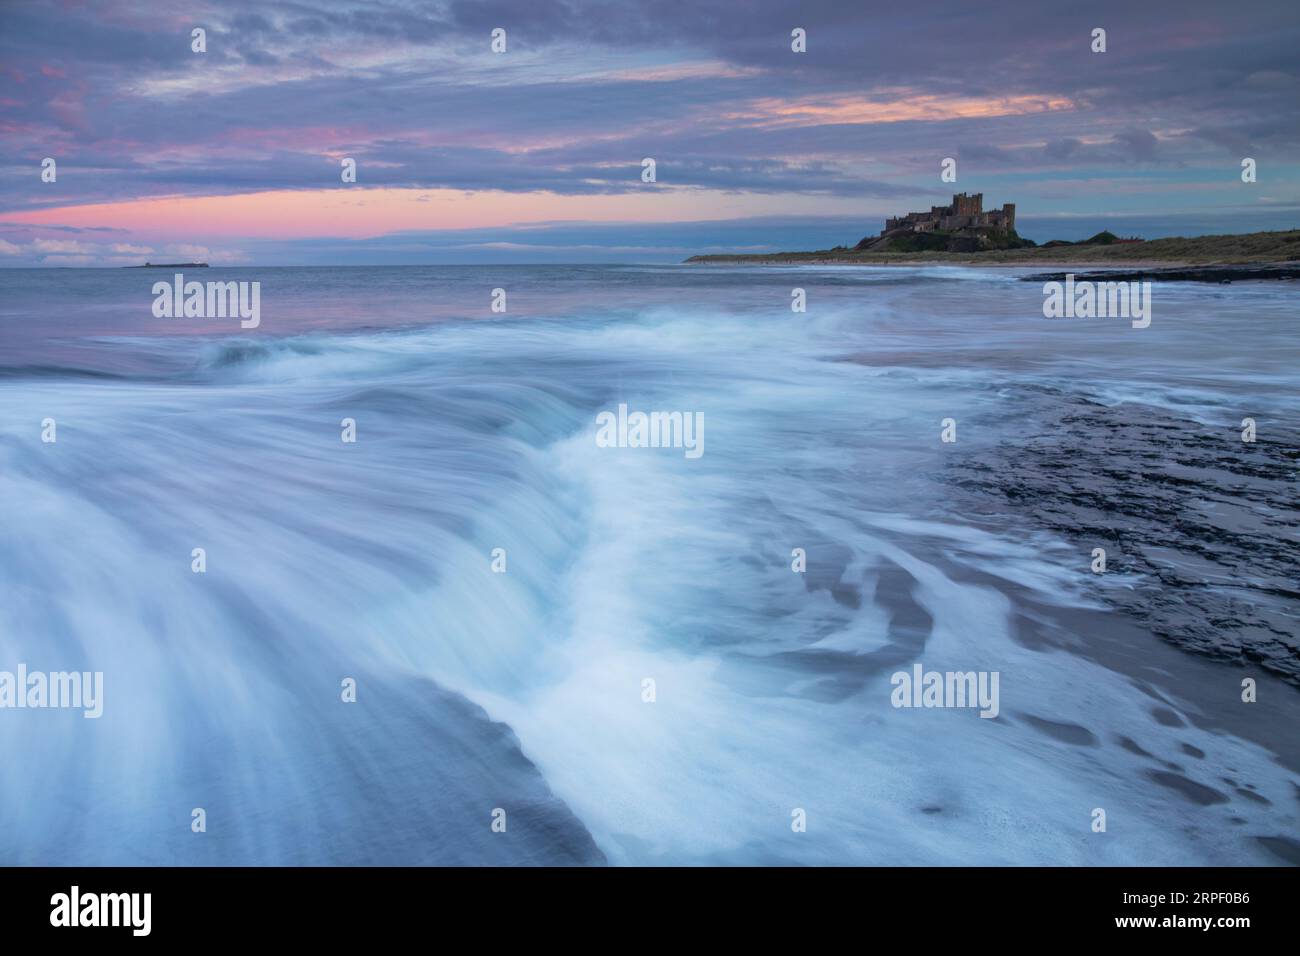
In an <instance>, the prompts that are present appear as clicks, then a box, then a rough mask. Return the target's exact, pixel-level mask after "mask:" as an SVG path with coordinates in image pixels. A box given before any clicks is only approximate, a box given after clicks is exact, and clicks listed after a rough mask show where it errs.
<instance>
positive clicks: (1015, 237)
mask: <svg viewBox="0 0 1300 956" xmlns="http://www.w3.org/2000/svg"><path fill="white" fill-rule="evenodd" d="M983 206H984V195H983V193H975V194H974V195H969V196H968V195H967V194H966V193H958V194H956V195H954V196H953V197H952V202H951V203H949V204H948V205H946V206H931V207H930V209H929V211H928V212H911V213H907V214H906V215H903V216H894V217H890V218H888V219H886V220H885V227H884V228H883V229H882V230H881V231H880V233H879V235H872V236H867V237H865V238H863V239H862V240H860V241H859V242H858V243H857V245H855V246H852V247H849V246H835V247H834V248H833V249H821V250H818V251H814V252H771V253H754V254H735V253H732V254H728V253H723V254H715V255H700V256H691V257H690V258H689V259H687V260H686V262H688V263H703V264H708V263H714V264H719V263H735V264H764V263H766V264H783V263H784V264H789V265H799V264H803V265H819V264H837V263H838V264H848V265H851V264H858V265H890V264H896V265H908V264H916V263H945V264H950V265H972V266H975V265H1007V266H1011V265H1034V264H1037V263H1044V264H1046V263H1080V264H1096V265H1106V264H1112V263H1113V264H1115V265H1125V264H1127V265H1133V266H1138V265H1142V264H1146V263H1162V264H1178V265H1188V266H1193V265H1225V266H1226V265H1240V264H1246V263H1263V262H1267V263H1300V229H1292V230H1288V231H1285V232H1252V233H1244V234H1241V235H1226V236H1196V237H1194V238H1182V237H1177V238H1169V239H1151V240H1143V239H1139V238H1136V237H1134V238H1121V237H1119V236H1117V235H1115V234H1114V233H1112V232H1110V231H1103V232H1099V233H1097V234H1096V235H1095V236H1092V237H1091V238H1089V239H1084V240H1082V241H1081V242H1066V241H1064V240H1061V239H1054V240H1052V241H1051V242H1046V243H1043V244H1042V245H1039V244H1038V243H1036V242H1034V241H1033V240H1032V239H1022V238H1021V237H1020V235H1019V234H1018V233H1017V232H1016V206H1015V204H1014V203H1006V204H1005V205H1003V206H1002V208H1001V209H990V210H986V209H984V207H983ZM1282 271H1283V272H1285V273H1287V277H1290V276H1291V275H1293V274H1294V273H1293V270H1291V269H1289V268H1288V269H1283V270H1282Z"/></svg>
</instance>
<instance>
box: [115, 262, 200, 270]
mask: <svg viewBox="0 0 1300 956" xmlns="http://www.w3.org/2000/svg"><path fill="white" fill-rule="evenodd" d="M207 267H208V264H207V263H206V262H146V263H145V264H144V265H142V266H122V268H123V269H206V268H207Z"/></svg>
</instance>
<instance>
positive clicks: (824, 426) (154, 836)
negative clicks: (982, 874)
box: [0, 265, 1300, 866]
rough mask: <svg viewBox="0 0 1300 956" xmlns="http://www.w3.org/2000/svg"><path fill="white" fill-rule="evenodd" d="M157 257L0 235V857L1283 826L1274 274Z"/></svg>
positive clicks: (1151, 858) (728, 849)
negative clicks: (197, 261) (1126, 307)
mask: <svg viewBox="0 0 1300 956" xmlns="http://www.w3.org/2000/svg"><path fill="white" fill-rule="evenodd" d="M173 271H177V270H167V269H163V270H159V269H32V270H27V269H5V270H0V672H8V673H12V674H16V673H18V669H19V667H20V665H21V666H22V667H24V668H25V669H26V670H27V671H28V672H34V671H40V672H45V673H60V672H81V673H84V674H92V673H99V674H102V695H101V697H102V699H101V700H100V701H99V703H98V705H99V706H100V707H102V713H100V714H99V715H98V716H96V717H93V718H92V717H87V716H86V711H85V709H84V708H82V709H78V708H76V707H63V708H54V707H48V706H47V707H38V706H31V707H18V706H16V705H12V701H11V706H0V757H2V758H3V763H2V764H0V863H3V864H6V865H27V864H45V865H105V864H116V865H193V864H209V865H213V864H214V865H244V864H252V865H258V864H288V865H293V864H341V865H351V864H371V865H436V864H446V865H496V864H546V865H602V864H609V865H766V864H863V865H891V866H893V865H1068V866H1093V865H1121V866H1123V865H1194V864H1209V865H1220V866H1221V865H1279V864H1297V863H1300V620H1298V618H1300V585H1297V582H1298V581H1300V573H1298V572H1300V494H1298V493H1297V492H1298V490H1300V483H1298V481H1297V471H1298V469H1300V388H1298V387H1297V386H1300V371H1298V364H1297V360H1298V359H1300V290H1298V289H1297V288H1296V287H1295V285H1294V284H1293V283H1286V282H1237V283H1231V284H1197V283H1164V282H1155V283H1154V284H1153V288H1152V290H1151V306H1152V307H1151V323H1150V325H1149V326H1148V327H1145V328H1136V327H1134V326H1133V324H1132V323H1130V322H1129V321H1128V320H1126V319H1122V318H1120V319H1116V318H1072V319H1049V318H1045V317H1044V313H1043V302H1044V291H1043V282H1042V281H1041V280H1040V279H1033V280H1031V281H1025V278H1024V277H1025V276H1026V275H1027V274H1028V273H1029V272H1030V270H1027V269H1023V268H1022V269H1009V268H998V269H975V268H961V267H928V266H927V267H904V266H895V267H879V268H873V267H856V266H703V265H675V266H674V265H626V266H606V265H601V266H536V267H533V266H463V267H450V266H439V267H393V268H372V267H355V268H239V269H234V268H231V269H226V268H210V269H186V270H179V271H182V272H183V274H184V278H185V280H186V281H200V282H254V281H255V282H258V283H259V288H260V322H259V324H258V325H257V326H256V327H255V328H243V327H241V324H240V322H239V320H238V319H237V318H231V317H228V316H227V317H220V316H218V317H200V316H191V317H181V318H173V317H166V316H163V317H159V316H157V315H156V314H155V309H154V304H155V300H156V298H157V295H156V293H155V292H154V291H153V286H154V284H155V283H157V282H160V281H161V282H170V281H171V280H172V277H173V276H172V273H173ZM496 290H500V291H499V293H498V292H497V291H496ZM797 290H802V295H800V294H799V292H798V291H797ZM801 300H802V303H803V306H804V310H803V311H797V308H798V306H799V304H800V301H801ZM494 303H496V304H497V307H498V310H497V311H494V310H493V304H494ZM620 406H626V408H625V409H624V412H625V414H629V415H630V414H633V413H636V412H641V413H644V414H646V415H649V414H650V413H654V412H661V413H666V414H667V416H668V418H667V420H669V421H671V420H672V419H671V414H672V413H681V416H682V420H689V421H698V422H701V423H702V424H701V427H700V431H699V434H698V435H697V436H696V437H697V439H698V443H697V448H698V450H699V454H694V453H693V452H692V453H691V454H687V452H688V451H690V449H688V448H684V447H680V446H678V445H677V444H674V443H673V442H664V443H661V447H638V443H637V441H636V440H635V439H632V440H630V441H623V440H620V441H616V442H613V443H611V442H610V441H600V440H598V438H599V426H598V422H599V420H600V417H601V416H602V413H610V414H613V415H617V414H618V413H619V409H620ZM688 416H689V418H688ZM348 422H351V425H350V426H349V425H348V424H347V423H348ZM349 432H350V437H351V438H352V439H354V440H346V439H348V438H349ZM665 434H666V433H665ZM606 437H608V436H606ZM1099 552H1101V553H1100V555H1099ZM1099 562H1104V563H1099ZM930 672H936V673H938V674H940V675H945V674H953V673H955V674H959V675H961V674H973V675H981V676H982V677H984V678H989V677H991V676H992V675H997V681H996V685H995V686H996V687H997V690H998V698H999V699H998V701H997V707H996V711H997V712H996V715H995V716H981V715H980V710H979V709H978V708H976V707H972V706H970V703H971V702H970V701H969V700H968V701H966V702H965V703H964V704H963V703H961V702H960V701H956V700H954V699H951V697H943V698H942V699H940V700H938V703H940V704H945V705H947V706H928V705H924V704H923V705H921V706H902V704H909V705H910V704H914V703H917V702H918V701H919V697H918V698H915V699H914V698H913V697H912V696H911V695H910V694H900V693H899V692H898V690H899V681H900V679H901V678H900V676H899V675H903V676H906V677H909V678H910V677H911V676H912V675H916V674H923V673H930ZM2 676H3V674H0V677H2ZM3 704H4V700H3V699H0V705H3Z"/></svg>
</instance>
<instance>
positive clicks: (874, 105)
mask: <svg viewBox="0 0 1300 956" xmlns="http://www.w3.org/2000/svg"><path fill="white" fill-rule="evenodd" d="M195 28H202V29H203V30H204V31H205V41H206V51H205V52H195V51H194V50H193V49H192V46H193V43H194V40H193V38H192V37H193V31H194V30H195ZM796 28H798V29H802V30H803V31H805V35H806V51H805V52H795V51H794V50H793V49H792V43H793V40H792V31H793V30H795V29H796ZM1096 28H1101V29H1104V30H1105V31H1106V33H1105V40H1106V50H1105V52H1094V51H1093V49H1092V47H1093V46H1094V39H1093V31H1094V29H1096ZM495 29H501V30H504V31H505V52H502V53H497V52H494V51H493V49H492V33H493V31H494V30H495ZM1297 50H1300V4H1297V3H1296V0H1275V2H1273V0H1270V2H1263V0H1234V2H1232V3H1226V2H1223V0H1216V2H1200V0H1177V2H1168V0H1141V2H1135V0H1119V2H1115V0H1095V2H1086V3H1084V2H1054V0H1032V2H1030V0H1017V2H1001V0H983V2H980V3H973V2H970V0H958V2H946V0H926V2H920V3H878V2H874V0H856V2H851V3H850V2H845V0H834V2H821V0H806V2H775V0H744V2H741V0H733V2H714V0H690V2H675V0H660V2H654V0H643V2H632V0H614V2H584V0H569V2H548V0H470V2H441V3H440V2H405V0H373V2H356V3H349V2H342V0H339V2H328V0H302V2H275V0H254V2H244V0H221V2H216V3H187V2H183V0H175V2H161V0H159V2H149V3H143V2H133V0H121V2H99V3H96V2H68V0H40V2H31V3H29V2H24V0H0V267H3V266H94V265H104V266H115V265H130V264H137V263H142V262H144V261H146V260H152V261H155V262H159V261H178V260H182V261H189V260H196V259H197V260H203V261H207V262H210V263H212V264H213V265H219V264H220V265H250V266H251V265H313V264H320V265H344V264H380V263H385V264H407V263H456V262H466V263H472V262H484V263H489V262H490V263H508V262H520V263H523V262H672V261H680V260H681V259H683V258H685V257H686V256H689V255H693V254H697V253H708V252H725V251H750V252H765V251H779V250H783V249H810V248H828V247H830V246H834V245H841V244H843V245H852V244H854V243H856V242H857V241H858V240H859V239H861V238H862V237H864V236H866V235H872V234H875V233H878V232H879V230H880V229H881V227H882V225H883V219H884V218H885V217H886V216H890V215H898V214H901V213H905V212H908V211H911V210H915V209H928V208H929V207H930V206H931V205H937V204H942V203H945V202H947V201H949V200H950V198H951V196H952V194H953V193H954V192H958V191H964V192H972V193H973V192H981V193H983V194H984V197H985V204H986V206H1001V205H1002V204H1003V203H1004V202H1014V203H1016V205H1017V219H1018V223H1017V224H1018V227H1019V232H1020V234H1021V235H1023V236H1026V237H1028V238H1032V239H1036V240H1038V241H1040V242H1042V241H1046V240H1048V239H1054V238H1063V239H1079V238H1084V237H1086V236H1088V235H1091V234H1092V233H1094V232H1096V231H1098V230H1100V229H1102V228H1109V229H1111V230H1112V231H1113V232H1116V233H1119V234H1121V235H1126V236H1127V235H1140V236H1143V237H1146V238H1156V237H1159V236H1168V235H1202V234H1207V233H1228V232H1249V231H1255V230H1259V229H1287V228H1295V227H1297V226H1300V150H1298V149H1297V147H1298V146H1300V56H1298V55H1297ZM1247 157H1249V158H1252V159H1254V160H1255V163H1256V171H1257V173H1256V175H1257V181H1256V182H1254V183H1243V182H1242V177H1241V163H1242V160H1243V159H1244V158H1247ZM47 158H49V159H53V160H54V164H55V165H54V172H55V178H54V181H52V182H48V181H45V180H44V179H43V178H42V163H43V161H44V160H45V159H47ZM646 158H652V159H653V160H654V161H655V181H654V182H652V183H648V182H644V181H643V178H642V171H643V160H644V159H646ZM945 158H952V159H955V160H956V174H957V180H956V182H955V183H946V182H943V181H941V179H940V171H941V163H942V161H943V160H944V159H945ZM344 159H353V160H355V163H356V182H354V183H348V182H344V181H343V179H342V175H341V171H342V162H343V160H344ZM47 178H48V175H47Z"/></svg>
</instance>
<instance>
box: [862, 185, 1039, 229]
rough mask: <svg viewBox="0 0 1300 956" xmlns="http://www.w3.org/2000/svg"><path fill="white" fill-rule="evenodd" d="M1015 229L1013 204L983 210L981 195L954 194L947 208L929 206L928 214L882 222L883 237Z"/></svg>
mask: <svg viewBox="0 0 1300 956" xmlns="http://www.w3.org/2000/svg"><path fill="white" fill-rule="evenodd" d="M1015 228H1016V204H1015V203H1011V202H1009V203H1006V204H1004V205H1003V206H1002V208H1001V209H990V210H988V211H985V210H984V194H983V193H975V194H974V195H969V196H968V195H967V194H966V193H956V194H955V195H954V196H953V197H952V203H951V204H950V205H947V206H931V207H930V211H929V212H909V213H908V214H907V215H905V216H895V217H891V218H889V219H886V220H885V228H884V229H882V230H880V234H881V235H882V236H887V235H889V234H890V233H891V232H935V231H938V232H1003V233H1005V232H1011V231H1012V230H1014V229H1015Z"/></svg>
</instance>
